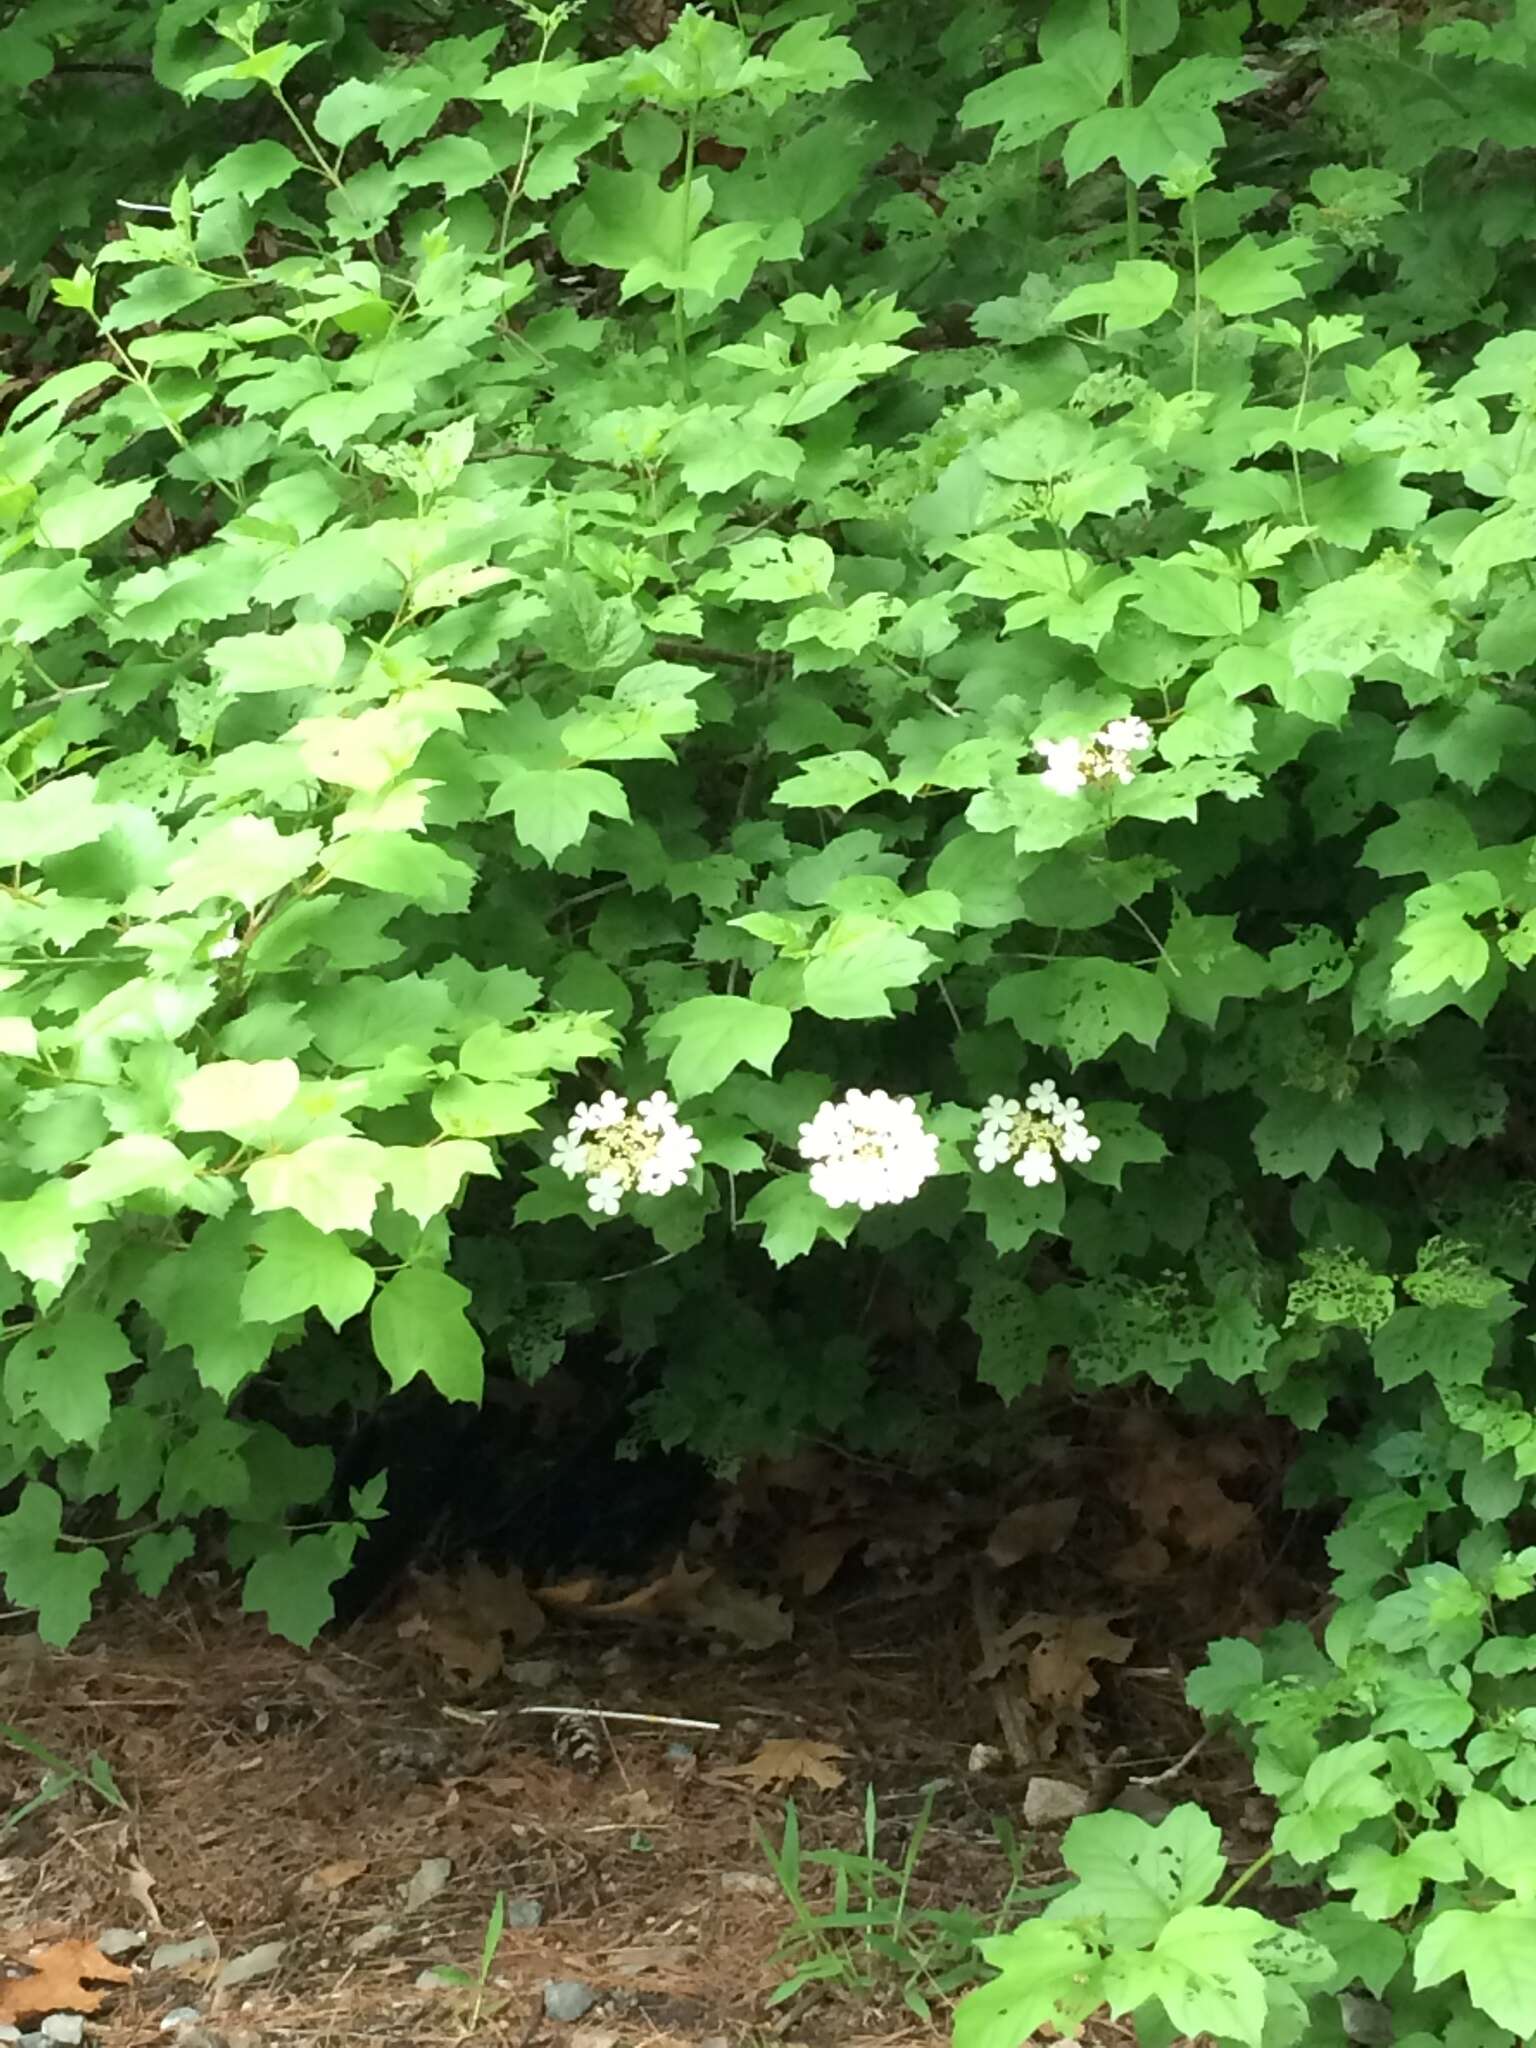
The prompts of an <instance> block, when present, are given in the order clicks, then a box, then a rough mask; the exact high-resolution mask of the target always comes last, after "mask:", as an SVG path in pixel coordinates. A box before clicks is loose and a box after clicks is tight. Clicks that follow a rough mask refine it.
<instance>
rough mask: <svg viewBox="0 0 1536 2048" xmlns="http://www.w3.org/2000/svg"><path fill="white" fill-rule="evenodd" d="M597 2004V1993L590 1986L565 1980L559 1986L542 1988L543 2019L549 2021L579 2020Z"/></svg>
mask: <svg viewBox="0 0 1536 2048" xmlns="http://www.w3.org/2000/svg"><path fill="white" fill-rule="evenodd" d="M596 2003H597V1993H596V1992H595V1991H594V1990H593V1989H592V1986H591V1985H590V1984H583V1983H580V1982H579V1981H578V1980H577V1979H575V1978H567V1979H565V1980H564V1981H563V1982H562V1983H559V1984H546V1985H545V1986H544V2017H545V2018H546V2019H551V2020H579V2019H581V2018H582V2016H583V2015H584V2014H586V2013H589V2012H590V2011H591V2010H592V2008H593V2006H594V2005H596Z"/></svg>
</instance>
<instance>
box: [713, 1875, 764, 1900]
mask: <svg viewBox="0 0 1536 2048" xmlns="http://www.w3.org/2000/svg"><path fill="white" fill-rule="evenodd" d="M720 1889H721V1891H723V1892H747V1893H750V1895H751V1896H752V1897H753V1898H755V1899H773V1898H777V1897H778V1892H779V1887H778V1885H777V1884H776V1883H775V1882H774V1880H773V1879H772V1878H771V1877H769V1876H768V1875H767V1873H766V1872H765V1871H761V1870H722V1871H721V1873H720Z"/></svg>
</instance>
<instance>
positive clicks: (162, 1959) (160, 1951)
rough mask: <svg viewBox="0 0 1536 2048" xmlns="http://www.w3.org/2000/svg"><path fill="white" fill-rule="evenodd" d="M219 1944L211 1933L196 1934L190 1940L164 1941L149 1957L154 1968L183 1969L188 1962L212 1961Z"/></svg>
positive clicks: (151, 1966) (150, 1964)
mask: <svg viewBox="0 0 1536 2048" xmlns="http://www.w3.org/2000/svg"><path fill="white" fill-rule="evenodd" d="M218 1952H219V1944H218V1943H217V1942H216V1941H215V1940H214V1938H213V1936H212V1935H211V1934H194V1935H193V1937H192V1939H191V1940H190V1941H163V1942H161V1944H160V1946H159V1947H158V1948H157V1949H156V1950H155V1952H154V1953H153V1955H151V1957H150V1959H149V1967H150V1968H151V1969H152V1970H181V1969H184V1968H185V1967H186V1965H187V1964H188V1963H211V1962H212V1961H213V1959H214V1957H215V1956H216V1955H217V1954H218Z"/></svg>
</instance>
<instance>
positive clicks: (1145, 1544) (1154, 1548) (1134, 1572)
mask: <svg viewBox="0 0 1536 2048" xmlns="http://www.w3.org/2000/svg"><path fill="white" fill-rule="evenodd" d="M1171 1562H1172V1560H1171V1559H1170V1557H1169V1555H1168V1546H1167V1544H1166V1543H1159V1542H1158V1540H1157V1538H1156V1537H1155V1536H1138V1537H1137V1539H1136V1541H1135V1542H1134V1543H1128V1544H1127V1545H1126V1546H1125V1548H1124V1550H1118V1551H1116V1553H1115V1555H1114V1556H1113V1557H1112V1558H1111V1559H1110V1560H1109V1562H1108V1564H1106V1565H1105V1567H1104V1569H1105V1570H1106V1571H1107V1572H1108V1574H1109V1576H1110V1577H1111V1578H1112V1579H1118V1580H1119V1581H1120V1583H1121V1584H1122V1585H1124V1586H1150V1585H1151V1583H1152V1581H1153V1580H1154V1579H1160V1578H1162V1576H1163V1574H1164V1573H1165V1572H1166V1571H1167V1569H1168V1566H1169V1564H1170V1563H1171Z"/></svg>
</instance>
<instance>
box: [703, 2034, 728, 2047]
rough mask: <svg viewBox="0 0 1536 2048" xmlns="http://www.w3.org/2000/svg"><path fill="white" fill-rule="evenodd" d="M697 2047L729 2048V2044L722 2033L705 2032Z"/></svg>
mask: <svg viewBox="0 0 1536 2048" xmlns="http://www.w3.org/2000/svg"><path fill="white" fill-rule="evenodd" d="M699 2048H731V2044H730V2042H729V2041H728V2040H727V2039H726V2038H725V2036H724V2034H706V2035H705V2037H704V2039H703V2040H702V2041H701V2042H700V2043H699Z"/></svg>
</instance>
